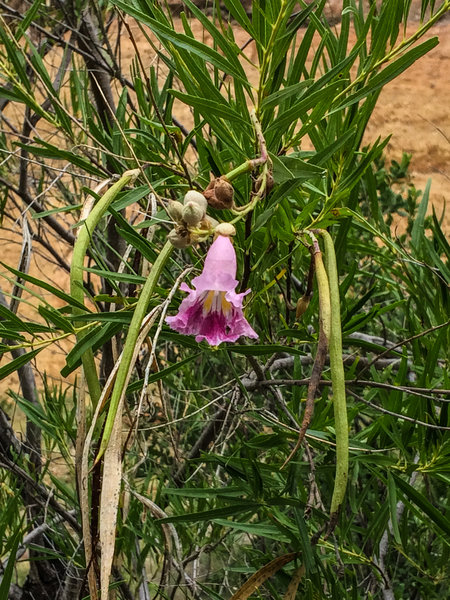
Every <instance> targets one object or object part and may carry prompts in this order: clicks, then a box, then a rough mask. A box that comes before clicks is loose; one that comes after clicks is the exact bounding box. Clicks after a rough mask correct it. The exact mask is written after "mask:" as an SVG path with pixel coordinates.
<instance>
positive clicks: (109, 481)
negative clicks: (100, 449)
mask: <svg viewBox="0 0 450 600" xmlns="http://www.w3.org/2000/svg"><path fill="white" fill-rule="evenodd" d="M122 406H123V399H122V400H121V402H120V404H119V406H118V408H117V412H116V417H115V419H114V425H113V429H112V432H111V437H110V439H109V444H108V447H107V448H106V451H105V455H104V461H103V479H102V491H101V496H100V534H99V535H100V547H101V551H102V554H101V564H100V589H101V599H102V600H108V591H109V577H110V575H111V569H112V563H113V558H114V546H115V541H116V524H117V509H118V506H119V494H120V484H121V481H122Z"/></svg>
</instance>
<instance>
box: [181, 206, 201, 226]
mask: <svg viewBox="0 0 450 600" xmlns="http://www.w3.org/2000/svg"><path fill="white" fill-rule="evenodd" d="M204 216H205V211H204V210H203V208H202V207H201V206H199V205H198V204H197V203H196V202H188V203H187V204H185V205H184V207H183V214H182V217H183V221H184V222H185V223H187V224H188V225H193V226H195V225H198V223H200V221H201V220H202V219H203V217H204Z"/></svg>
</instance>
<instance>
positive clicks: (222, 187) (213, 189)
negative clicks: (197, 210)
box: [203, 176, 234, 210]
mask: <svg viewBox="0 0 450 600" xmlns="http://www.w3.org/2000/svg"><path fill="white" fill-rule="evenodd" d="M203 195H204V196H205V198H206V200H207V201H208V204H209V206H212V207H213V208H217V209H219V210H223V209H227V208H231V207H232V206H233V195H234V190H233V186H232V185H231V183H230V182H229V181H228V180H227V178H226V177H225V176H222V177H218V178H217V179H212V180H211V181H210V182H209V185H208V187H207V188H206V189H205V191H204V192H203Z"/></svg>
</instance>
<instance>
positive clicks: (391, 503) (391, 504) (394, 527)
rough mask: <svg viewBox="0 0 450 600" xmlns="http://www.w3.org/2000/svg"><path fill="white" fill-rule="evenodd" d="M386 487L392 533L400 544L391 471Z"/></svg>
mask: <svg viewBox="0 0 450 600" xmlns="http://www.w3.org/2000/svg"><path fill="white" fill-rule="evenodd" d="M387 484H388V486H387V488H388V498H389V511H390V514H391V523H392V533H393V534H394V539H395V541H396V542H397V544H399V545H401V543H402V539H401V537H400V531H399V529H398V519H397V488H396V486H395V481H394V478H393V477H392V473H391V472H390V471H388V478H387Z"/></svg>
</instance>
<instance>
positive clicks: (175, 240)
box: [167, 227, 191, 249]
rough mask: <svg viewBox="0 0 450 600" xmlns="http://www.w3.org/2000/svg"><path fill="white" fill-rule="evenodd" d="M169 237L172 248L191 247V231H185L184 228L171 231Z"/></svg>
mask: <svg viewBox="0 0 450 600" xmlns="http://www.w3.org/2000/svg"><path fill="white" fill-rule="evenodd" d="M167 237H168V239H169V241H170V243H171V244H172V246H174V247H175V248H180V249H181V248H187V247H188V246H190V245H191V236H190V235H189V231H188V230H187V229H183V228H182V227H177V229H172V231H169V235H168V236H167Z"/></svg>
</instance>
